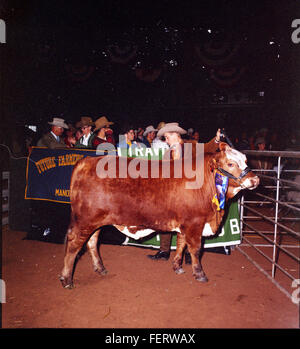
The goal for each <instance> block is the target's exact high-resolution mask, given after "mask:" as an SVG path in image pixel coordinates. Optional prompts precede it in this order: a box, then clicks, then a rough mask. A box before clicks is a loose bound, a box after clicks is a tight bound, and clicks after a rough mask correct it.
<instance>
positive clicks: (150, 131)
mask: <svg viewBox="0 0 300 349" xmlns="http://www.w3.org/2000/svg"><path fill="white" fill-rule="evenodd" d="M156 132H157V129H155V128H154V127H153V126H152V125H150V126H147V127H146V130H145V132H144V133H143V136H144V138H143V143H144V144H145V146H146V147H147V148H151V144H152V142H153V139H154V138H155V135H156Z"/></svg>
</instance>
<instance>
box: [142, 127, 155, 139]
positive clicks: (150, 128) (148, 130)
mask: <svg viewBox="0 0 300 349" xmlns="http://www.w3.org/2000/svg"><path fill="white" fill-rule="evenodd" d="M156 131H157V129H156V128H154V127H153V126H152V125H150V126H147V127H146V130H145V132H144V133H143V136H144V137H146V136H147V134H148V133H149V132H156Z"/></svg>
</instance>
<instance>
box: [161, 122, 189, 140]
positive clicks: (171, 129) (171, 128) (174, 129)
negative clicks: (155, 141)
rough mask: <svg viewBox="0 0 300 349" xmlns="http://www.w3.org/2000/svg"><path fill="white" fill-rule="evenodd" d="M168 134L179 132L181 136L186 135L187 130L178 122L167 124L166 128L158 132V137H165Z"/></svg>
mask: <svg viewBox="0 0 300 349" xmlns="http://www.w3.org/2000/svg"><path fill="white" fill-rule="evenodd" d="M166 132H177V133H179V134H181V135H184V134H186V130H184V129H183V128H181V127H180V126H179V124H178V122H170V123H167V124H165V126H164V127H162V128H161V129H160V130H159V131H158V133H157V137H161V136H163V135H164V134H165V133H166Z"/></svg>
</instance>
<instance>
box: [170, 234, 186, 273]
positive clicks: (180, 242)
mask: <svg viewBox="0 0 300 349" xmlns="http://www.w3.org/2000/svg"><path fill="white" fill-rule="evenodd" d="M185 246H186V241H185V235H184V234H183V233H177V243H176V254H175V257H174V259H173V269H174V271H175V273H176V274H182V273H184V269H183V268H182V259H183V250H184V248H185Z"/></svg>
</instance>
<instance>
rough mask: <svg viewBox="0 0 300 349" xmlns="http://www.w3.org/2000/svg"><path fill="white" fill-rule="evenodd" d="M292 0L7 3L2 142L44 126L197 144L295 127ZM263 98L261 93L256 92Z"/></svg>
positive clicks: (3, 10) (0, 7) (1, 6)
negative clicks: (178, 137) (167, 132)
mask: <svg viewBox="0 0 300 349" xmlns="http://www.w3.org/2000/svg"><path fill="white" fill-rule="evenodd" d="M299 5H300V3H299V1H284V0H282V1H224V0H219V1H200V0H198V1H189V0H186V1H175V0H174V1H169V0H160V1H154V0H153V1H125V0H123V1H120V0H110V1H101V0H100V1H89V0H85V1H57V0H53V1H46V0H44V1H37V0H28V1H17V0H15V1H13V0H12V1H9V0H2V1H1V3H0V18H1V19H4V20H5V22H6V31H7V38H6V44H0V55H1V118H2V121H1V138H2V142H4V143H5V144H10V143H11V142H12V138H13V137H19V136H18V135H19V129H20V128H21V129H22V128H23V127H24V125H37V126H39V131H40V132H42V131H44V130H45V128H46V127H47V122H48V121H50V120H52V118H53V117H55V116H56V117H63V118H64V119H66V120H67V121H68V122H72V123H75V122H76V121H78V120H79V119H80V117H81V116H84V115H88V116H91V117H92V118H93V119H94V120H96V119H97V118H98V117H100V116H102V115H106V116H107V118H108V119H110V120H112V121H114V122H115V125H114V127H115V130H116V133H117V131H118V130H119V129H120V128H121V127H122V125H124V124H128V123H130V124H132V125H134V126H135V127H139V126H142V127H146V126H148V125H150V124H153V125H154V126H157V124H158V123H159V122H160V121H165V122H168V121H169V122H171V121H178V122H179V123H180V124H182V126H183V127H185V128H189V127H193V128H194V129H198V130H199V132H200V136H201V138H200V140H201V141H207V140H208V139H210V138H212V137H213V136H214V135H215V131H216V129H217V128H218V127H225V128H226V130H227V132H228V133H229V135H230V136H233V137H234V136H235V135H236V134H238V133H241V132H242V131H247V132H254V131H255V130H258V129H261V128H262V127H268V128H269V129H271V130H274V131H277V132H279V133H280V136H281V137H289V135H290V134H291V133H292V132H294V131H295V130H297V128H298V129H299V123H298V120H299V115H300V114H299V111H300V99H299V94H300V93H299V92H300V86H299V85H300V83H299V73H300V71H299V51H300V44H294V43H293V42H292V41H291V34H292V32H293V30H294V29H293V28H292V27H291V23H292V21H293V20H294V19H295V18H300V12H299V10H300V6H299ZM262 92H263V93H262Z"/></svg>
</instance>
